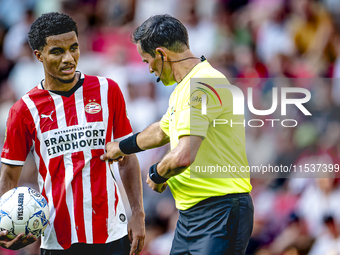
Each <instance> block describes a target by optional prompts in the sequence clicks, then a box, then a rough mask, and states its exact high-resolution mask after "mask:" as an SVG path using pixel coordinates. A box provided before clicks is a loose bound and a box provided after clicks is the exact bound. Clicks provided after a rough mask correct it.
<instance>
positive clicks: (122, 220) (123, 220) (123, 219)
mask: <svg viewBox="0 0 340 255" xmlns="http://www.w3.org/2000/svg"><path fill="white" fill-rule="evenodd" d="M119 219H120V221H121V222H125V220H126V217H125V215H124V214H122V213H121V214H120V215H119Z"/></svg>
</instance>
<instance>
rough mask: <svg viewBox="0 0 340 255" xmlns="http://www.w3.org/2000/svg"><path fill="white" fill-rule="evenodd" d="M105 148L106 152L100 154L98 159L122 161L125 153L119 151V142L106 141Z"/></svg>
mask: <svg viewBox="0 0 340 255" xmlns="http://www.w3.org/2000/svg"><path fill="white" fill-rule="evenodd" d="M105 149H106V153H105V154H103V155H101V156H100V159H101V160H103V161H105V160H109V161H111V162H112V161H114V162H117V161H122V160H123V157H124V156H125V154H124V153H123V152H121V150H120V149H119V143H117V142H109V143H107V144H106V146H105Z"/></svg>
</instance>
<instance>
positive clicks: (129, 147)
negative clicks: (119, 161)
mask: <svg viewBox="0 0 340 255" xmlns="http://www.w3.org/2000/svg"><path fill="white" fill-rule="evenodd" d="M139 133H140V132H138V133H136V134H134V135H132V136H130V137H128V138H126V139H124V140H123V141H120V143H119V149H120V150H121V152H123V153H124V154H126V155H129V154H133V153H137V152H140V151H144V150H142V149H141V148H139V146H138V144H137V135H138V134H139Z"/></svg>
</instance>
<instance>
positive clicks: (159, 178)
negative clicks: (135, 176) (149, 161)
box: [149, 162, 169, 184]
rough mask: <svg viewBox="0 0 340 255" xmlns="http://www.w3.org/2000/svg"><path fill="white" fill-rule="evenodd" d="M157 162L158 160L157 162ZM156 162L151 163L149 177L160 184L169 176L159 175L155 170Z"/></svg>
mask: <svg viewBox="0 0 340 255" xmlns="http://www.w3.org/2000/svg"><path fill="white" fill-rule="evenodd" d="M158 163H159V162H158ZM158 163H156V164H154V165H152V166H151V167H150V169H149V177H150V179H151V180H152V181H153V182H154V183H156V184H161V183H164V182H166V181H167V180H168V179H169V178H164V177H162V176H160V175H159V173H158V172H157V165H158Z"/></svg>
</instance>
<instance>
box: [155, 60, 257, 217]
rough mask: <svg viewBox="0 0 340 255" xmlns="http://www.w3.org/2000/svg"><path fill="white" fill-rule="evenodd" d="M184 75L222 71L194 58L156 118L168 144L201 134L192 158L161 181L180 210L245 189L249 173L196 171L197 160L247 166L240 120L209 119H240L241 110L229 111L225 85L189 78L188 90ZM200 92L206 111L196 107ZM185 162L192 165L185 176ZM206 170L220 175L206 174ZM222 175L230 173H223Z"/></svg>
mask: <svg viewBox="0 0 340 255" xmlns="http://www.w3.org/2000/svg"><path fill="white" fill-rule="evenodd" d="M190 78H224V79H225V80H226V78H225V76H224V75H223V74H222V73H220V72H219V71H217V70H216V69H214V68H212V67H211V65H210V64H209V63H208V62H207V61H204V62H201V63H199V64H198V65H196V66H195V67H194V68H193V69H192V70H191V71H190V73H189V74H187V75H186V77H185V78H184V79H183V80H182V81H181V82H180V83H179V84H178V85H177V87H176V88H175V90H174V92H173V93H172V94H171V97H170V100H169V108H168V110H167V112H166V114H165V115H164V116H163V118H162V120H161V122H160V125H161V128H162V130H163V131H164V132H165V133H166V134H167V135H168V136H170V143H171V149H174V148H175V147H176V146H177V144H178V141H179V138H180V137H181V136H185V135H196V136H201V137H204V139H203V141H202V144H201V146H200V149H199V150H198V153H197V156H196V159H195V162H194V164H192V165H191V166H190V167H188V168H187V169H186V170H185V171H184V172H183V173H181V174H179V175H176V176H174V177H172V178H170V179H169V180H168V181H167V183H168V186H169V187H170V189H171V192H172V194H173V197H174V199H175V201H176V207H177V208H178V209H180V210H186V209H189V208H190V207H192V206H194V205H195V204H197V203H198V202H200V201H201V200H204V199H206V198H209V197H213V196H222V195H225V194H232V193H246V192H250V191H251V188H252V187H251V185H250V179H249V174H246V173H233V174H231V175H228V174H226V173H220V174H219V175H213V174H212V175H209V174H207V173H201V171H203V166H217V165H219V166H228V165H229V166H236V167H237V169H239V168H240V167H241V166H248V161H247V157H246V152H245V128H244V125H242V124H239V125H233V127H231V126H230V125H215V127H214V126H213V122H214V120H215V119H225V120H229V121H230V120H232V121H233V123H235V122H238V123H242V122H243V120H244V116H243V115H233V112H232V102H233V101H232V94H231V92H230V91H229V90H228V89H225V88H219V89H211V88H210V87H209V86H212V87H214V85H213V84H211V83H213V81H211V82H210V84H209V85H208V86H206V85H202V84H198V83H195V84H194V85H195V87H193V88H194V90H193V91H190ZM226 81H227V80H226ZM214 90H215V92H217V94H216V93H215V92H214ZM202 94H206V95H207V114H206V115H203V114H202V113H201V108H202V105H201V102H200V101H199V100H197V99H198V98H200V96H201V95H202ZM219 97H220V98H219ZM220 100H221V102H222V105H221V102H220ZM197 167H202V168H197ZM190 168H191V169H192V170H191V176H190ZM198 169H201V170H198ZM196 171H198V172H196ZM211 176H214V177H224V178H211ZM228 176H229V177H233V178H226V177H228ZM192 177H205V178H192ZM206 177H209V178H206Z"/></svg>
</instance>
